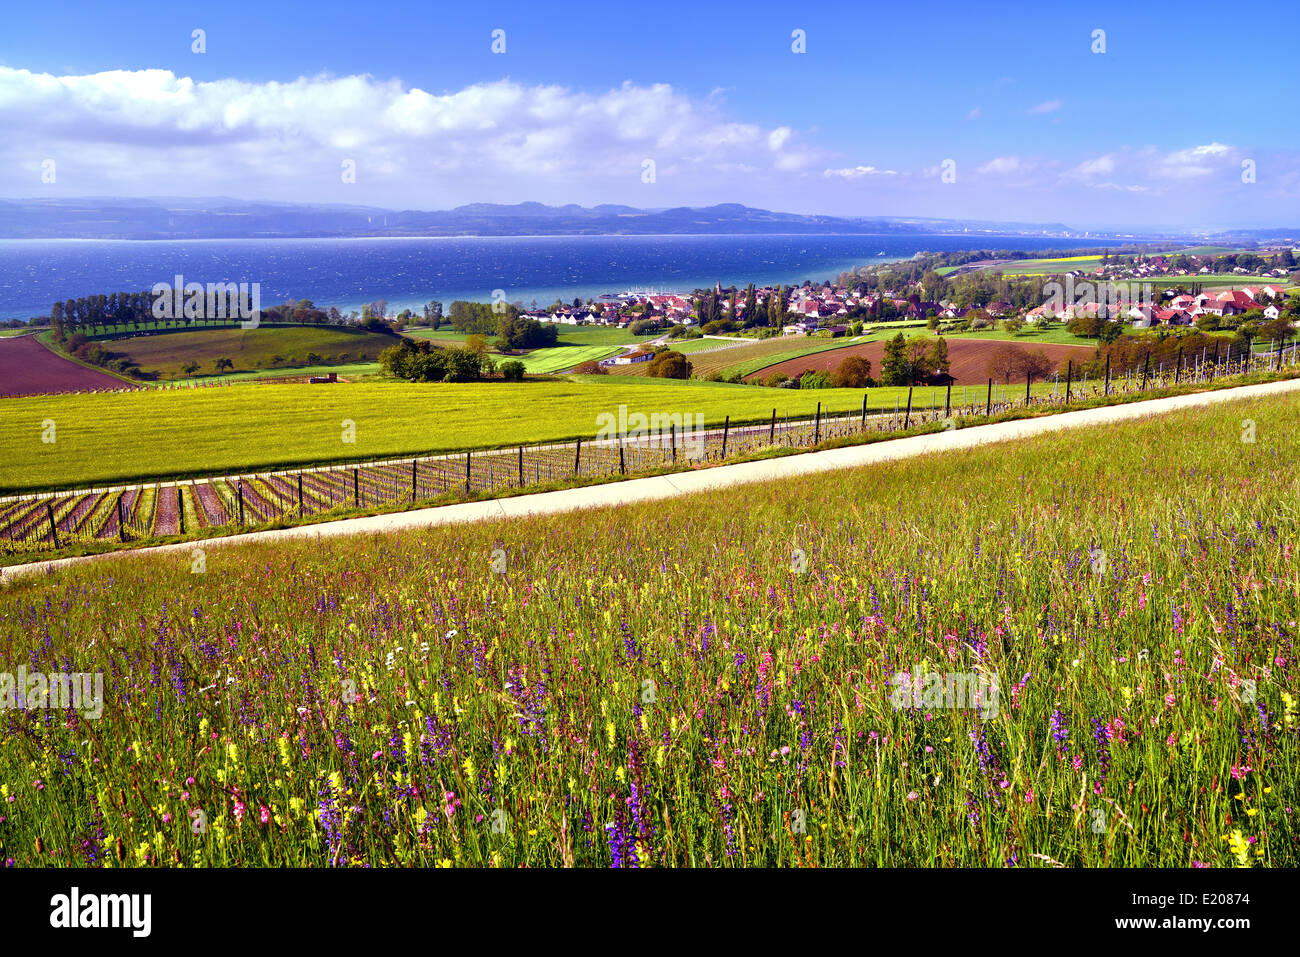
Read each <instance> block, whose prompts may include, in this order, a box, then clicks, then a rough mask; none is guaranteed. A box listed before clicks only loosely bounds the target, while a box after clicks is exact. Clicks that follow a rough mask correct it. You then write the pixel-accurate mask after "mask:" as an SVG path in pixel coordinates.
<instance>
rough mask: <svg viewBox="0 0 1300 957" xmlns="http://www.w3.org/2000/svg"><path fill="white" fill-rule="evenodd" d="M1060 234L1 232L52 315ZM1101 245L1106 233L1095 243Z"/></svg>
mask: <svg viewBox="0 0 1300 957" xmlns="http://www.w3.org/2000/svg"><path fill="white" fill-rule="evenodd" d="M1087 245H1089V243H1087V242H1086V241H1082V240H1076V239H1061V238H1055V237H1027V236H994V235H989V234H984V233H971V234H969V235H942V236H927V235H920V236H918V235H909V236H905V237H900V236H896V235H894V236H870V235H855V236H789V235H786V236H537V237H517V236H509V237H436V238H409V239H408V238H400V239H389V238H384V239H214V240H189V241H172V240H167V241H157V242H152V241H149V242H141V241H131V240H0V318H3V319H11V318H22V319H26V318H29V317H31V316H37V315H45V314H47V313H48V312H49V308H50V305H51V304H52V303H53V302H55V301H56V300H63V299H76V298H78V297H81V296H89V295H96V294H100V293H104V294H107V293H112V292H134V291H137V290H141V289H149V288H151V287H152V286H153V285H154V284H155V283H158V282H165V283H168V284H170V283H171V282H172V281H173V280H174V277H175V276H176V275H177V274H180V275H182V276H184V277H185V281H186V282H201V283H208V282H257V283H260V284H261V296H262V304H263V305H264V306H265V305H270V304H273V303H278V302H283V301H284V300H286V299H289V298H293V299H311V300H312V301H313V302H315V303H316V305H317V306H319V307H321V308H328V307H330V306H337V307H338V308H339V309H341V310H342V311H343V312H345V313H346V312H348V311H349V310H351V309H360V308H361V306H362V304H364V303H366V302H372V301H374V300H377V299H385V300H387V301H388V303H389V307H390V309H391V310H394V311H400V310H401V309H402V308H406V307H410V308H418V307H419V306H421V305H423V304H424V303H426V302H428V301H429V300H431V299H438V300H441V301H442V302H443V303H450V302H451V301H453V300H456V299H469V300H477V301H482V302H487V301H490V300H491V299H492V292H493V290H494V289H503V290H505V294H506V298H507V299H508V300H509V301H511V302H521V303H523V305H524V306H530V305H531V304H532V302H533V300H536V301H537V303H538V304H539V305H542V306H545V305H547V304H549V303H551V302H554V301H555V299H556V298H560V299H564V300H565V301H572V300H573V299H574V297H582V298H583V299H586V298H587V297H589V296H590V297H595V296H599V295H601V294H604V293H617V292H623V291H625V290H628V289H653V290H662V291H681V290H689V289H692V288H696V287H704V286H712V285H713V284H714V283H715V282H721V283H722V284H723V285H724V286H727V285H731V284H736V285H743V284H745V283H748V282H753V283H756V284H760V285H761V284H764V283H776V282H780V283H799V282H802V281H803V280H805V279H811V280H819V279H829V278H832V277H833V276H835V275H836V274H837V273H839V272H842V271H843V270H845V269H848V268H850V267H852V266H856V265H863V264H869V263H875V262H883V261H887V260H891V259H906V258H909V257H911V256H912V255H913V254H915V253H916V252H918V251H921V250H927V251H947V250H957V249H972V248H985V249H1027V250H1032V249H1049V248H1050V249H1061V248H1075V247H1082V246H1087ZM1094 245H1098V246H1099V247H1100V244H1094Z"/></svg>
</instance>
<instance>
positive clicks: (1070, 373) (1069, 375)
mask: <svg viewBox="0 0 1300 957" xmlns="http://www.w3.org/2000/svg"><path fill="white" fill-rule="evenodd" d="M1057 368H1058V369H1059V368H1060V366H1057ZM1073 382H1074V360H1073V359H1070V360H1069V361H1068V362H1067V363H1066V364H1065V404H1066V405H1069V404H1070V386H1071V385H1072V384H1073Z"/></svg>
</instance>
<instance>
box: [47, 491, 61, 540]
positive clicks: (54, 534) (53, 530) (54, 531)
mask: <svg viewBox="0 0 1300 957" xmlns="http://www.w3.org/2000/svg"><path fill="white" fill-rule="evenodd" d="M45 514H46V516H48V517H49V520H50V538H52V539H53V540H54V547H55V548H58V547H59V530H58V528H57V527H56V526H55V524H54V506H53V505H51V504H50V500H49V499H46V500H45Z"/></svg>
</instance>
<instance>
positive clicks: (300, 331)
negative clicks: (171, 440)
mask: <svg viewBox="0 0 1300 957" xmlns="http://www.w3.org/2000/svg"><path fill="white" fill-rule="evenodd" d="M396 342H397V340H396V339H395V338H394V337H393V336H387V335H382V334H379V333H373V332H366V331H364V330H360V329H350V328H342V327H339V326H314V325H311V326H270V325H268V326H260V327H258V328H256V329H247V330H245V329H238V328H236V329H198V330H167V331H164V332H156V333H153V334H151V335H148V336H129V337H125V338H115V339H111V340H107V341H106V344H105V348H107V349H108V350H109V351H110V352H113V353H115V354H125V355H127V356H130V357H131V358H132V359H134V360H135V361H136V362H137V363H138V364H139V366H140V369H141V371H143V372H145V373H155V374H156V375H157V377H158V379H160V380H163V381H177V380H182V379H187V378H190V377H191V376H190V375H189V374H188V373H186V372H184V371H183V370H184V366H185V365H186V364H187V363H189V362H197V363H198V364H199V366H200V368H199V370H198V372H197V373H196V374H195V375H194V378H205V377H211V376H214V375H216V371H215V365H214V363H215V361H216V360H217V359H219V358H223V357H224V358H229V359H231V360H232V361H233V362H234V364H235V369H234V371H238V372H252V371H267V370H271V371H279V370H284V369H295V368H299V367H306V366H309V365H311V366H320V365H325V366H330V365H345V364H347V363H348V362H356V361H374V360H375V359H376V358H377V357H378V355H379V353H380V352H381V351H383V350H384V349H387V348H388V347H389V346H391V345H393V344H395V343H396ZM312 353H315V354H317V355H319V356H321V357H322V360H324V361H323V362H316V363H311V362H309V361H308V356H309V355H310V354H312ZM276 356H279V357H280V359H281V360H282V361H281V362H279V363H278V364H273V359H274V357H276ZM344 356H347V357H348V358H346V359H345V358H344Z"/></svg>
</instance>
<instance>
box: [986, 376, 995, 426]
mask: <svg viewBox="0 0 1300 957" xmlns="http://www.w3.org/2000/svg"><path fill="white" fill-rule="evenodd" d="M984 399H985V402H984V417H985V418H989V417H991V416H992V415H993V380H992V379H989V391H988V393H987V394H986V395H985V396H984Z"/></svg>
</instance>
